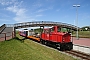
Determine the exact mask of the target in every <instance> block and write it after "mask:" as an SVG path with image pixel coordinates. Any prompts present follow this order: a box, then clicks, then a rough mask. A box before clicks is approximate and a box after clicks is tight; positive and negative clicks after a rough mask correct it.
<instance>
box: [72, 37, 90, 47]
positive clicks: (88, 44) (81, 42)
mask: <svg viewBox="0 0 90 60" xmlns="http://www.w3.org/2000/svg"><path fill="white" fill-rule="evenodd" d="M72 40H73V44H76V45H81V46H86V47H90V38H79V39H77V38H76V37H72Z"/></svg>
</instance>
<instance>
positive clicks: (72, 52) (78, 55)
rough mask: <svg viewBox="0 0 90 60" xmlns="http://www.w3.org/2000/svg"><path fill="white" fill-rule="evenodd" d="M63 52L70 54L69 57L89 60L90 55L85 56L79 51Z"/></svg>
mask: <svg viewBox="0 0 90 60" xmlns="http://www.w3.org/2000/svg"><path fill="white" fill-rule="evenodd" d="M63 52H65V53H68V54H71V55H73V56H76V57H79V58H81V59H82V60H90V55H89V54H85V53H82V52H79V51H74V50H71V51H63Z"/></svg>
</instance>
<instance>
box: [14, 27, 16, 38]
mask: <svg viewBox="0 0 90 60" xmlns="http://www.w3.org/2000/svg"><path fill="white" fill-rule="evenodd" d="M14 37H16V27H14Z"/></svg>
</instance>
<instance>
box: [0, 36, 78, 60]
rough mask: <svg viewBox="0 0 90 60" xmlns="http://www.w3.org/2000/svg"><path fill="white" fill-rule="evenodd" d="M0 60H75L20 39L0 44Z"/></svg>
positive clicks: (30, 41)
mask: <svg viewBox="0 0 90 60" xmlns="http://www.w3.org/2000/svg"><path fill="white" fill-rule="evenodd" d="M0 60H76V59H74V58H72V57H70V56H67V55H65V54H62V53H60V52H58V51H57V50H53V49H50V48H47V47H44V46H42V45H40V44H37V43H36V42H34V41H32V40H28V39H25V40H24V42H22V37H19V39H18V38H16V39H11V40H9V41H3V42H0Z"/></svg>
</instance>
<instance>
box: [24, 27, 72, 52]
mask: <svg viewBox="0 0 90 60" xmlns="http://www.w3.org/2000/svg"><path fill="white" fill-rule="evenodd" d="M26 32H27V35H26V36H27V37H28V38H31V37H32V39H34V40H35V39H36V38H37V39H36V40H37V41H38V42H40V43H42V44H45V45H52V46H54V47H55V48H59V49H60V50H71V49H73V44H72V42H71V34H70V33H68V32H61V27H59V26H54V27H52V28H48V29H44V30H43V32H42V33H41V34H40V37H35V35H34V36H33V35H30V34H31V32H29V31H26Z"/></svg>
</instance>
